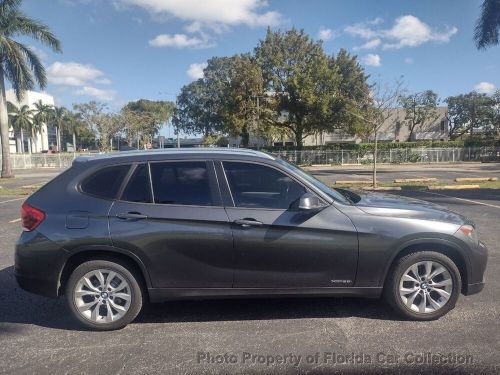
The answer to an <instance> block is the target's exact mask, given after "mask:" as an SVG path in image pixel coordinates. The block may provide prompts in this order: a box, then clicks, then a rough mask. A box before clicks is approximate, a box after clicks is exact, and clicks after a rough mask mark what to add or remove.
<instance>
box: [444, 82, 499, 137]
mask: <svg viewBox="0 0 500 375" xmlns="http://www.w3.org/2000/svg"><path fill="white" fill-rule="evenodd" d="M445 102H446V104H447V105H448V114H447V119H448V135H449V137H450V138H451V139H456V138H459V137H461V136H463V135H464V134H466V133H467V132H468V133H469V134H470V136H473V134H474V129H479V128H483V130H487V129H488V128H491V127H493V124H494V123H495V111H496V105H495V99H494V97H490V96H488V95H486V94H480V93H477V92H475V91H472V92H470V93H468V94H461V95H456V96H449V97H448V98H446V99H445Z"/></svg>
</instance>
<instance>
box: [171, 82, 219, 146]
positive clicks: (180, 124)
mask: <svg viewBox="0 0 500 375" xmlns="http://www.w3.org/2000/svg"><path fill="white" fill-rule="evenodd" d="M172 122H173V125H174V127H175V129H176V132H179V131H181V130H182V131H183V132H185V133H191V134H193V133H194V134H200V133H201V134H202V135H203V136H205V137H206V136H208V135H213V134H216V133H218V132H221V131H222V129H223V122H222V117H221V115H220V114H219V111H218V108H217V101H216V100H215V99H214V95H212V93H211V92H210V91H209V89H208V87H207V85H206V83H205V82H204V81H203V79H198V80H196V81H193V82H191V83H190V84H188V85H185V86H183V87H182V88H181V92H180V94H179V95H178V96H177V105H176V108H175V111H174V116H173V119H172Z"/></svg>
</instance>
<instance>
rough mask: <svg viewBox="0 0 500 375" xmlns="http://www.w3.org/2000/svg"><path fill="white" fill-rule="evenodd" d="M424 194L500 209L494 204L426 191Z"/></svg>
mask: <svg viewBox="0 0 500 375" xmlns="http://www.w3.org/2000/svg"><path fill="white" fill-rule="evenodd" d="M426 193H427V194H434V195H439V196H441V197H447V198H453V199H457V200H459V201H464V202H470V203H474V204H480V205H483V206H488V207H493V208H499V209H500V206H496V205H494V204H489V203H483V202H479V201H474V200H472V199H465V198H458V197H454V196H452V195H446V194H440V193H434V192H430V191H426Z"/></svg>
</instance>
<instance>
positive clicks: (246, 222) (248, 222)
mask: <svg viewBox="0 0 500 375" xmlns="http://www.w3.org/2000/svg"><path fill="white" fill-rule="evenodd" d="M234 223H235V224H236V225H241V226H242V227H243V228H250V227H261V226H263V225H264V223H262V222H261V221H258V220H255V219H238V220H235V221H234Z"/></svg>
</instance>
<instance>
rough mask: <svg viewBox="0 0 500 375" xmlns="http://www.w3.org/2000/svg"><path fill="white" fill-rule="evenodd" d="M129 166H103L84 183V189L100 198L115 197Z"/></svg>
mask: <svg viewBox="0 0 500 375" xmlns="http://www.w3.org/2000/svg"><path fill="white" fill-rule="evenodd" d="M129 168H130V165H116V166H113V167H107V168H103V169H101V170H99V171H97V172H95V173H94V174H93V175H92V176H90V177H89V178H87V179H86V180H85V181H84V182H83V183H82V185H81V188H82V191H84V192H85V193H88V194H92V195H96V196H98V197H100V198H108V199H109V198H111V199H114V198H116V194H117V193H118V189H120V186H121V184H122V182H123V179H124V178H125V175H126V174H127V172H128V170H129Z"/></svg>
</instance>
